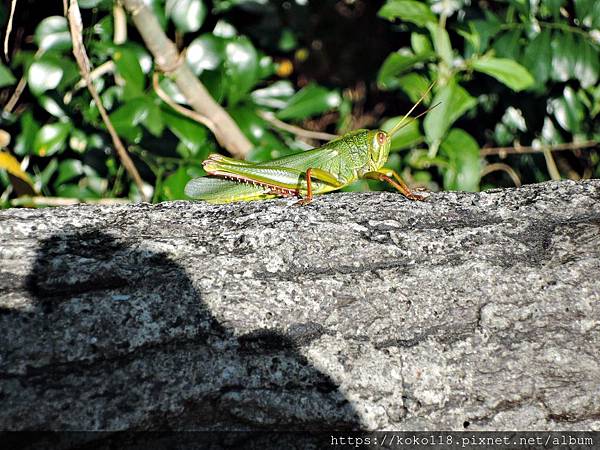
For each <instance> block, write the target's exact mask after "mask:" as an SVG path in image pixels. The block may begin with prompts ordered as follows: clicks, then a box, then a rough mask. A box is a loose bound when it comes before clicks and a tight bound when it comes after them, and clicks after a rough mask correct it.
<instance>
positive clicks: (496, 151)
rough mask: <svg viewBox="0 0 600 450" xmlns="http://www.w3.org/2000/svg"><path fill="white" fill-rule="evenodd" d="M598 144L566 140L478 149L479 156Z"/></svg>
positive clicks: (595, 142)
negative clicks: (558, 142) (538, 144)
mask: <svg viewBox="0 0 600 450" xmlns="http://www.w3.org/2000/svg"><path fill="white" fill-rule="evenodd" d="M598 145H600V143H599V142H598V141H585V142H566V143H564V144H556V145H541V146H536V147H533V146H520V145H517V146H514V147H485V148H482V149H481V150H480V151H479V154H480V155H481V156H490V155H500V156H502V155H511V154H517V153H543V152H544V151H545V150H549V151H551V152H554V151H560V150H578V149H582V148H589V147H596V146H598Z"/></svg>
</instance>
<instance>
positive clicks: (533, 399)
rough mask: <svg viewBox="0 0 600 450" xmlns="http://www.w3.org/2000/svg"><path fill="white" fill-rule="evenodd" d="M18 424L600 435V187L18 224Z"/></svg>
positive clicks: (35, 214)
mask: <svg viewBox="0 0 600 450" xmlns="http://www.w3.org/2000/svg"><path fill="white" fill-rule="evenodd" d="M0 261H1V265H0V399H1V402H2V407H1V408H0V428H2V429H78V430H80V429H87V430H99V429H110V430H132V429H164V428H175V429H233V428H235V429H262V428H268V429H272V428H280V429H289V428H293V429H304V430H318V429H330V428H337V429H343V428H348V429H350V428H362V429H369V430H377V429H395V430H434V429H452V430H464V429H467V430H502V429H513V430H514V429H519V430H540V429H544V430H555V429H560V430H575V429H595V430H599V429H600V419H599V418H600V401H599V400H598V399H599V398H600V361H599V358H598V355H599V351H600V302H599V301H600V280H599V275H598V274H599V273H600V181H598V180H596V181H585V182H580V183H574V182H552V183H544V184H539V185H532V186H526V187H523V188H521V189H516V190H515V189H509V190H494V191H488V192H484V193H439V194H433V195H431V197H430V198H429V199H428V201H426V202H410V201H407V200H406V199H404V198H403V197H402V196H400V195H397V194H394V193H369V194H333V195H327V196H321V197H318V198H316V200H315V201H314V203H313V204H311V205H309V206H307V207H302V208H297V207H291V206H290V203H289V202H288V201H286V200H274V201H264V202H251V203H243V204H230V205H222V206H221V205H219V206H215V205H208V204H204V203H200V202H172V203H163V204H159V205H148V204H137V205H125V206H98V207H95V206H77V207H66V208H55V209H38V210H25V209H13V210H6V211H2V212H0Z"/></svg>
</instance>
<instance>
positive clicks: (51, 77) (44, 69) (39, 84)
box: [27, 55, 64, 95]
mask: <svg viewBox="0 0 600 450" xmlns="http://www.w3.org/2000/svg"><path fill="white" fill-rule="evenodd" d="M63 74H64V71H63V68H62V66H61V64H60V61H59V60H57V59H55V58H52V57H49V56H47V55H45V56H43V57H42V58H40V59H38V60H36V61H34V62H33V63H31V65H30V66H29V70H28V71H27V84H28V86H29V89H30V90H31V92H33V93H34V94H36V95H39V94H41V93H43V92H46V91H48V90H51V89H55V88H56V87H58V85H59V84H60V82H61V80H62V78H63Z"/></svg>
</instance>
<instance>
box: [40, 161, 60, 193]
mask: <svg viewBox="0 0 600 450" xmlns="http://www.w3.org/2000/svg"><path fill="white" fill-rule="evenodd" d="M56 169H58V160H57V158H52V159H51V160H50V162H49V163H48V164H47V165H46V167H44V170H42V171H41V172H40V173H39V174H38V175H37V176H36V177H35V184H36V185H37V186H40V187H46V186H48V183H50V178H52V175H54V172H56Z"/></svg>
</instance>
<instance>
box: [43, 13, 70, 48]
mask: <svg viewBox="0 0 600 450" xmlns="http://www.w3.org/2000/svg"><path fill="white" fill-rule="evenodd" d="M34 40H35V42H36V44H37V45H38V47H39V48H41V49H42V50H50V49H56V50H67V49H70V48H71V45H72V44H71V33H69V26H68V24H67V19H66V18H64V17H63V16H50V17H46V18H45V19H44V20H42V21H41V22H40V23H39V24H38V26H37V27H36V29H35V35H34Z"/></svg>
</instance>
